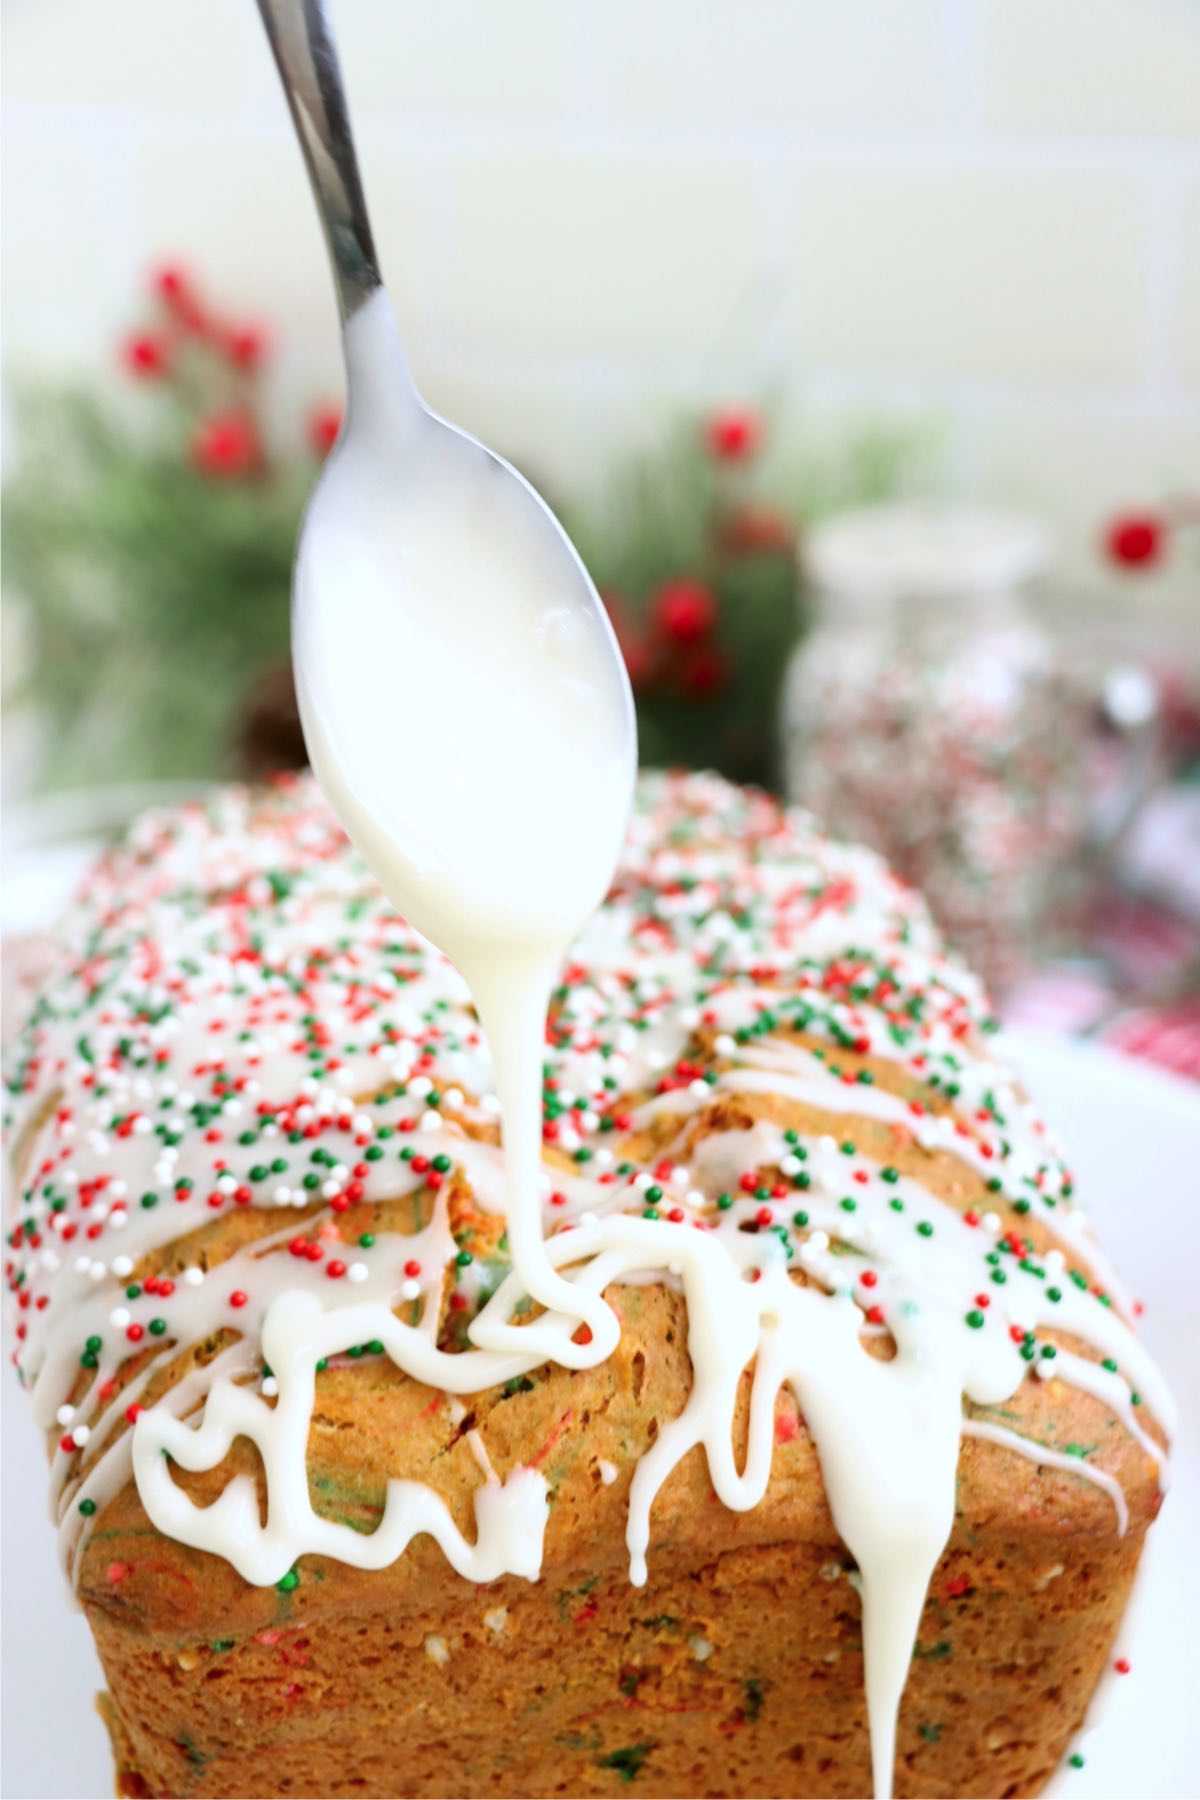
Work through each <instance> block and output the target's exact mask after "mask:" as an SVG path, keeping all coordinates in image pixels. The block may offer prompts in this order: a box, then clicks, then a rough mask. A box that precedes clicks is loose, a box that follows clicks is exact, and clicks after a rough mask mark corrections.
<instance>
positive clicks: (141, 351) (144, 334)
mask: <svg viewBox="0 0 1200 1800" xmlns="http://www.w3.org/2000/svg"><path fill="white" fill-rule="evenodd" d="M121 361H122V362H123V363H124V364H125V367H126V368H127V369H128V370H129V373H130V374H131V375H136V376H137V377H138V379H139V381H155V380H157V379H158V378H159V377H160V376H162V375H165V374H166V373H167V371H168V369H169V367H170V356H169V354H168V350H167V345H166V341H165V339H163V338H161V337H156V336H155V334H154V333H153V332H150V331H139V332H135V333H134V335H133V336H132V337H130V338H126V340H125V343H124V345H123V347H122V350H121Z"/></svg>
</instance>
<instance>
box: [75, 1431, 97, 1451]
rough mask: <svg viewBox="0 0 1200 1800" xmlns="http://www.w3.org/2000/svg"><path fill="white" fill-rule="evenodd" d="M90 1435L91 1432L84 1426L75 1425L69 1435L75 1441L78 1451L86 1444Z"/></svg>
mask: <svg viewBox="0 0 1200 1800" xmlns="http://www.w3.org/2000/svg"><path fill="white" fill-rule="evenodd" d="M91 1435H92V1434H91V1430H90V1428H89V1427H88V1426H86V1425H76V1427H75V1429H74V1430H73V1431H72V1433H71V1436H72V1437H73V1438H74V1439H75V1444H76V1447H77V1448H78V1449H80V1450H82V1449H83V1446H84V1445H85V1444H86V1443H87V1441H88V1439H89V1438H90V1437H91Z"/></svg>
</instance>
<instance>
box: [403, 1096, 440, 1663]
mask: <svg viewBox="0 0 1200 1800" xmlns="http://www.w3.org/2000/svg"><path fill="white" fill-rule="evenodd" d="M408 1091H409V1093H410V1094H415V1095H416V1097H417V1099H418V1100H423V1099H424V1098H425V1096H426V1094H428V1093H432V1091H433V1083H432V1081H430V1079H429V1077H428V1075H414V1076H413V1078H412V1080H411V1081H410V1082H409V1084H408ZM425 1642H426V1647H428V1645H429V1644H431V1643H438V1644H440V1643H441V1642H442V1640H441V1638H426V1640H425Z"/></svg>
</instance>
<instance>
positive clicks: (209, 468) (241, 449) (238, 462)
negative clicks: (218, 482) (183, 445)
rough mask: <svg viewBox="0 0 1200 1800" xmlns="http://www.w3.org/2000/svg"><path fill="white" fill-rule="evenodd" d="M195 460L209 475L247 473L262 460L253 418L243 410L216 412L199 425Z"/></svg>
mask: <svg viewBox="0 0 1200 1800" xmlns="http://www.w3.org/2000/svg"><path fill="white" fill-rule="evenodd" d="M192 461H193V462H194V463H195V465H196V467H197V468H198V469H201V470H203V472H204V474H206V475H221V476H226V475H246V474H248V473H249V472H250V470H252V469H254V468H256V467H257V466H258V464H259V463H260V462H261V461H262V443H261V441H260V439H259V435H258V429H257V427H256V426H255V425H254V423H253V421H252V420H250V419H247V418H245V417H244V416H243V415H242V414H241V413H215V414H214V415H213V417H212V418H210V419H205V420H204V421H203V422H202V423H201V424H200V425H199V426H197V428H196V433H195V436H194V437H193V438H192Z"/></svg>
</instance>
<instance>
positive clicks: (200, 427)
mask: <svg viewBox="0 0 1200 1800" xmlns="http://www.w3.org/2000/svg"><path fill="white" fill-rule="evenodd" d="M149 285H150V293H151V299H152V304H153V312H152V314H151V316H150V318H149V320H148V321H147V322H146V323H145V324H144V325H142V326H140V327H138V328H137V329H136V330H134V331H132V332H130V333H129V334H128V335H127V336H126V338H125V339H124V341H123V343H122V345H121V348H120V363H121V366H122V367H123V368H124V370H125V371H126V373H127V374H128V375H130V376H131V377H132V378H133V379H134V380H136V381H139V382H146V383H157V384H161V385H162V386H163V387H165V388H168V389H170V390H171V391H172V394H173V396H174V398H175V399H176V400H177V401H178V402H180V403H181V405H182V407H183V410H184V413H185V417H186V419H187V422H188V454H189V457H190V459H191V462H192V464H193V466H194V468H196V469H197V470H198V471H199V473H200V474H202V475H204V476H207V477H210V478H212V479H214V480H219V481H230V480H257V479H262V478H263V477H265V476H267V475H269V474H270V473H271V462H270V457H269V453H268V450H267V440H266V434H265V432H264V430H263V424H262V404H261V378H262V376H263V374H264V372H265V370H266V369H267V367H268V365H269V363H270V359H271V353H272V336H271V333H270V331H269V330H268V329H267V328H266V327H264V326H263V325H261V324H260V323H258V322H253V321H247V320H244V319H241V320H239V319H231V318H229V317H228V316H226V315H225V314H224V313H223V312H221V311H220V310H218V309H215V308H214V307H213V306H211V305H210V304H209V301H208V299H207V297H206V296H204V295H203V294H202V293H201V290H200V288H199V286H198V285H197V283H196V281H195V280H194V278H193V277H192V275H191V274H190V273H189V272H188V271H187V270H186V269H185V268H183V267H181V266H180V265H179V264H176V263H165V264H163V265H161V266H160V267H159V268H157V269H155V270H153V271H152V273H151V276H150V283H149ZM341 422H342V415H341V409H340V408H339V407H337V406H335V405H331V404H329V403H328V402H323V403H321V404H319V405H317V406H314V407H313V408H311V409H310V411H309V414H308V417H307V420H306V436H307V440H308V445H309V448H310V450H311V451H312V452H313V453H314V454H316V455H317V456H320V457H324V456H326V455H328V453H329V451H330V450H331V449H332V447H333V444H334V441H335V439H336V438H337V435H338V432H339V431H340V429H341Z"/></svg>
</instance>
